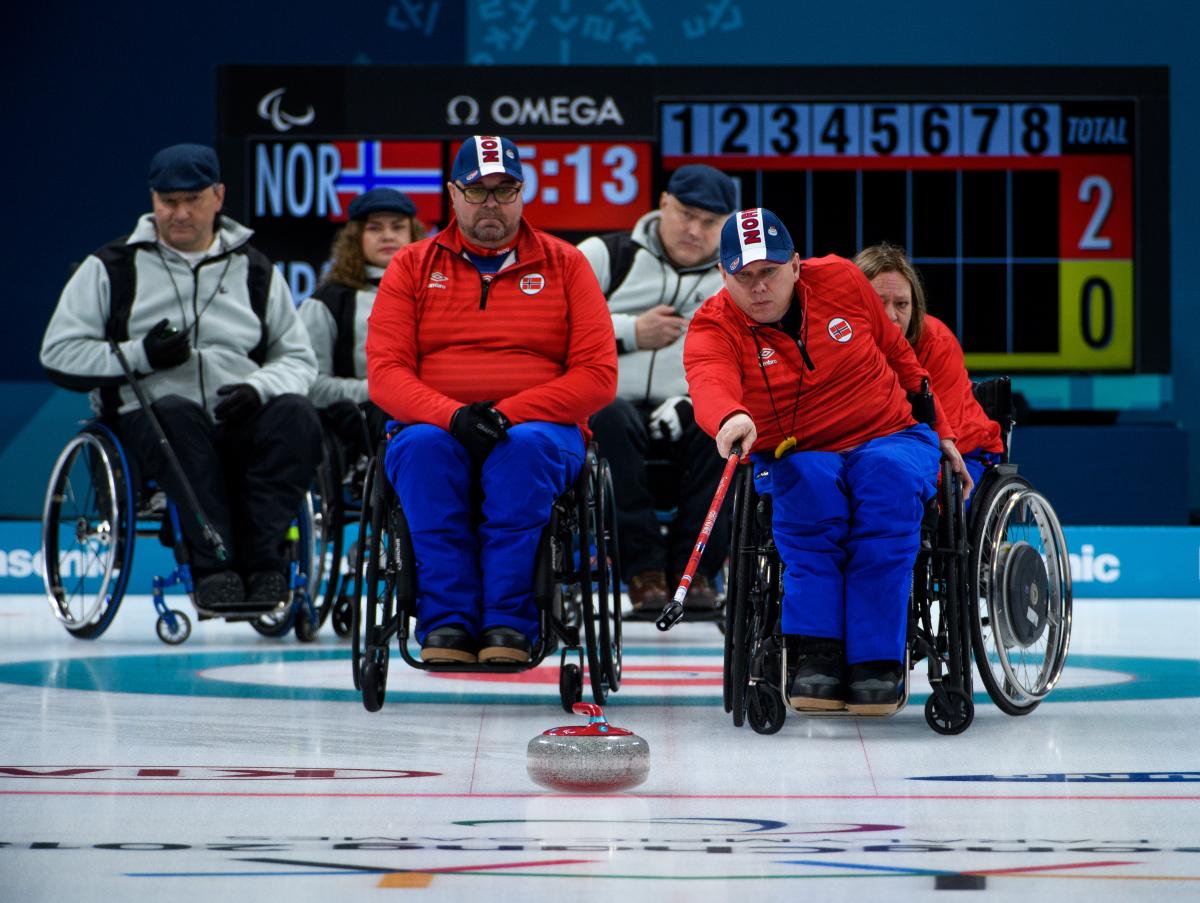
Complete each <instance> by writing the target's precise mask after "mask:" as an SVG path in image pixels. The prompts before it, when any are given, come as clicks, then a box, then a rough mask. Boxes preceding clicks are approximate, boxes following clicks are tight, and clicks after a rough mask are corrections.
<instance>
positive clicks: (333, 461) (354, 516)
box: [310, 411, 372, 638]
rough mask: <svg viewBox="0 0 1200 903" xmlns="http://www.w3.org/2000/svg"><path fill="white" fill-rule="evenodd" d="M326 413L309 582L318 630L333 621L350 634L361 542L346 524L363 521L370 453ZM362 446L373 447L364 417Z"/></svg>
mask: <svg viewBox="0 0 1200 903" xmlns="http://www.w3.org/2000/svg"><path fill="white" fill-rule="evenodd" d="M320 413H321V462H320V464H319V465H318V467H317V473H316V478H315V480H314V482H313V487H312V491H311V495H312V500H313V514H314V517H315V523H316V527H315V534H316V537H317V540H316V556H315V558H314V561H313V575H312V580H311V581H310V585H311V586H312V595H313V599H314V603H315V607H316V613H317V626H318V628H319V627H320V626H321V625H323V624H324V623H325V621H326V619H330V620H331V622H332V624H333V629H334V632H335V633H336V634H337V635H338V636H339V637H342V638H345V637H348V636H350V630H351V624H352V619H353V610H354V600H353V596H352V594H351V593H352V589H353V581H354V571H355V569H356V566H357V561H358V549H359V544H358V543H357V542H356V541H351V542H350V543H349V544H347V542H346V540H347V539H348V538H349V537H348V535H347V533H348V530H347V528H348V527H350V526H352V525H354V526H357V524H358V523H359V520H360V517H361V514H362V506H363V490H364V485H365V482H366V476H367V472H368V468H369V465H370V462H371V458H370V456H369V455H367V454H364V453H360V452H358V451H357V450H355V449H353V448H350V447H348V445H347V443H346V442H345V441H343V440H342V439H341V438H340V437H339V436H338V435H337V434H336V432H335V431H334V430H333V429H332V427H331V425H330V423H329V422H328V420H327V414H326V412H325V411H322V412H320ZM362 428H363V446H362V447H363V448H367V449H369V448H371V445H372V443H371V441H370V434H369V431H368V425H367V420H366V417H365V416H364V417H362Z"/></svg>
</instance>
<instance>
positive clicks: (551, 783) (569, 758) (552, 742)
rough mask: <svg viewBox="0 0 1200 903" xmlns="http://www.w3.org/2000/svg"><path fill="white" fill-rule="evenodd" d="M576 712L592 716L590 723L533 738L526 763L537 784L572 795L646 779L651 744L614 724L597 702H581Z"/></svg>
mask: <svg viewBox="0 0 1200 903" xmlns="http://www.w3.org/2000/svg"><path fill="white" fill-rule="evenodd" d="M572 710H573V711H574V712H575V713H576V714H578V715H587V716H588V723H587V724H586V725H567V726H566V727H552V728H550V730H548V731H546V732H545V733H542V734H539V735H538V736H536V737H534V738H533V739H532V740H530V741H529V749H528V752H527V757H526V762H525V767H526V768H527V769H528V771H529V776H530V777H531V778H533V780H534V781H535V782H536V783H538V784H541V785H542V786H543V787H548V788H550V789H551V790H565V791H568V792H572V793H611V792H613V791H617V790H628V789H629V788H630V787H636V786H637V785H638V784H640V783H642V781H644V780H646V775H648V774H649V773H650V744H649V743H647V742H646V741H645V740H643V739H642V738H641V737H639V736H638V735H637V734H635V733H634V732H633V731H627V730H625V729H624V728H621V727H613V726H612V725H611V724H609V723H608V719H606V718H605V717H604V712H603V711H601V709H600V706H598V705H594V704H592V703H590V702H577V703H575V705H574V706H573V707H572Z"/></svg>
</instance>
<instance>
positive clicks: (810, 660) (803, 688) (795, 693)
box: [788, 636, 846, 712]
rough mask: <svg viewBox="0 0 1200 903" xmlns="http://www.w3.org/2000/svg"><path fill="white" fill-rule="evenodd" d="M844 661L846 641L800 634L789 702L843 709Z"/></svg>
mask: <svg viewBox="0 0 1200 903" xmlns="http://www.w3.org/2000/svg"><path fill="white" fill-rule="evenodd" d="M845 661H846V644H845V643H843V642H842V641H841V640H832V639H826V638H824V637H810V636H802V637H800V654H799V656H798V657H797V660H796V671H795V673H794V674H793V675H792V682H791V685H790V686H789V687H788V702H789V703H791V704H792V705H793V706H794V707H795V708H798V709H808V710H816V711H823V712H832V711H837V710H838V709H844V708H845V707H846V686H845V683H844V682H843V680H842V678H843V674H844V671H845Z"/></svg>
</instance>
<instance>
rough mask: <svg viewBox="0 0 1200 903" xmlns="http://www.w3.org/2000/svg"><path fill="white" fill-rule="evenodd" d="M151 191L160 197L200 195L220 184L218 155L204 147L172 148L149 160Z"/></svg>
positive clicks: (180, 145)
mask: <svg viewBox="0 0 1200 903" xmlns="http://www.w3.org/2000/svg"><path fill="white" fill-rule="evenodd" d="M149 179H150V187H151V188H152V189H153V190H154V191H157V192H158V193H159V194H165V193H166V192H169V191H200V190H201V189H202V188H208V187H209V186H211V185H215V184H217V183H218V182H220V181H221V165H220V164H219V163H218V162H217V152H216V151H214V150H213V149H212V148H211V147H208V146H207V145H204V144H172V145H171V146H170V147H164V148H163V149H162V150H160V151H159V152H158V153H157V154H155V155H154V156H153V157H152V158H151V160H150V176H149Z"/></svg>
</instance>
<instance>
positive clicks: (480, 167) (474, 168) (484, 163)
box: [450, 135, 525, 185]
mask: <svg viewBox="0 0 1200 903" xmlns="http://www.w3.org/2000/svg"><path fill="white" fill-rule="evenodd" d="M493 173H497V174H500V173H508V175H510V176H512V177H513V178H514V179H516V180H517V181H518V182H524V181H525V173H524V172H523V171H522V170H521V155H520V154H519V153H518V152H517V146H516V145H515V144H513V143H512V142H511V141H509V140H508V139H507V138H501V137H499V136H497V135H472V136H471V137H470V138H468V139H467V140H466V141H464V142H463V143H462V147H460V148H459V149H458V155H457V156H456V157H455V158H454V166H453V167H451V169H450V180H451V181H452V182H459V183H461V184H463V185H470V184H471V183H473V182H478V181H479V180H480V179H482V178H483V177H484V176H490V175H492V174H493Z"/></svg>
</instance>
